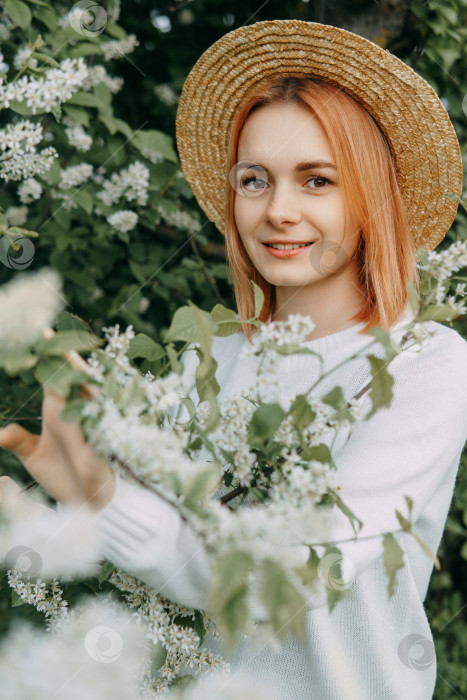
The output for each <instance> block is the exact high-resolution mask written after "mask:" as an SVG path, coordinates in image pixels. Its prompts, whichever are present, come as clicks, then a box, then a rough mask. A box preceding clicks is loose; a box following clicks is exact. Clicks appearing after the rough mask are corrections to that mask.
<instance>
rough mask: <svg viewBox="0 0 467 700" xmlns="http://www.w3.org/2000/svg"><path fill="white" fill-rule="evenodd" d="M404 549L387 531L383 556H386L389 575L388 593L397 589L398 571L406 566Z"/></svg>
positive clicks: (385, 563) (385, 565) (392, 592)
mask: <svg viewBox="0 0 467 700" xmlns="http://www.w3.org/2000/svg"><path fill="white" fill-rule="evenodd" d="M402 554H403V550H402V549H401V548H400V547H399V544H398V542H397V540H396V538H395V537H394V535H393V534H391V533H390V532H386V533H385V535H384V537H383V557H384V569H385V571H386V575H387V577H388V579H389V580H388V593H389V595H390V596H392V595H393V594H394V593H395V590H396V584H397V575H396V574H397V571H398V569H401V568H402V567H403V566H404V559H403V557H402Z"/></svg>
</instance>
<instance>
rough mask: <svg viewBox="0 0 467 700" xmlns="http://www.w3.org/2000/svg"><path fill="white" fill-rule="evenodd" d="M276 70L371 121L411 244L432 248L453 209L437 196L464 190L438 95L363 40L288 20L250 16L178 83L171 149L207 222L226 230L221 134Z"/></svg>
mask: <svg viewBox="0 0 467 700" xmlns="http://www.w3.org/2000/svg"><path fill="white" fill-rule="evenodd" d="M283 74H287V75H293V76H303V75H308V76H312V77H316V78H319V79H322V80H325V81H328V82H331V83H333V84H336V85H338V86H340V87H341V88H342V89H343V90H345V91H346V92H347V93H348V94H350V95H351V96H352V97H353V98H354V99H356V100H357V101H358V102H360V103H361V104H362V105H363V106H364V107H365V108H366V110H367V111H368V112H369V113H370V114H371V115H372V116H373V117H374V118H375V119H376V121H377V122H378V124H379V125H380V127H381V129H382V131H383V133H384V134H385V136H386V138H387V140H388V142H389V145H390V147H391V150H392V153H393V157H394V160H395V164H396V170H397V176H398V182H399V187H400V190H401V194H402V197H403V201H404V205H405V208H406V213H407V218H408V222H409V227H410V231H411V235H412V237H413V240H414V242H415V245H416V248H426V249H428V250H432V249H433V248H435V247H436V245H437V244H438V243H439V242H440V241H441V240H442V239H443V238H444V236H445V234H446V232H447V231H448V229H449V228H450V226H451V224H452V222H453V220H454V217H455V215H456V211H457V203H456V202H455V201H454V200H452V199H450V198H448V197H445V196H444V193H445V192H455V193H456V194H458V195H461V193H462V158H461V153H460V147H459V142H458V140H457V136H456V133H455V130H454V127H453V126H452V124H451V121H450V119H449V116H448V114H447V112H446V110H445V108H444V107H443V105H442V103H441V101H440V99H439V98H438V96H437V94H436V93H435V91H434V90H433V88H432V87H431V86H430V85H429V84H428V83H427V82H426V81H425V80H424V79H423V78H422V77H421V76H419V75H418V74H417V73H415V71H413V70H412V69H411V68H410V67H409V66H407V65H406V64H405V63H403V62H402V61H401V60H400V59H398V58H397V57H396V56H394V55H393V54H391V53H390V52H389V51H387V50H385V49H383V48H381V47H380V46H378V45H377V44H374V43H373V42H371V41H369V40H368V39H364V38H363V37H360V36H358V35H357V34H353V33H352V32H349V31H347V30H344V29H340V28H338V27H333V26H330V25H325V24H319V23H316V22H304V21H301V20H295V19H290V20H272V21H263V22H256V23H255V24H252V25H249V26H244V27H240V28H238V29H235V30H233V31H231V32H229V33H228V34H225V35H224V36H222V37H221V38H220V39H219V40H218V41H216V42H215V43H214V44H213V45H212V46H210V47H209V48H208V49H207V50H206V51H205V52H204V53H203V54H202V56H201V57H200V58H199V59H198V61H197V62H196V64H195V65H194V67H193V68H192V70H191V72H190V73H189V75H188V77H187V78H186V80H185V83H184V86H183V90H182V94H181V97H180V101H179V105H178V110H177V117H176V140H177V148H178V151H179V156H180V163H181V166H182V170H183V172H184V175H185V177H186V179H187V181H188V183H189V185H190V187H191V189H192V191H193V193H194V195H195V197H196V199H197V200H198V202H199V205H200V207H201V208H202V209H203V211H204V212H205V214H206V216H207V217H208V219H210V220H211V221H212V222H213V223H214V224H215V225H216V227H217V228H218V229H219V231H220V232H221V233H224V219H225V207H226V202H225V192H224V182H225V178H226V176H227V173H226V172H225V168H226V162H227V147H228V138H229V133H230V129H231V125H232V122H233V118H234V115H235V113H236V111H237V109H238V107H239V105H240V104H241V103H242V102H243V100H244V98H245V97H246V95H247V93H248V92H250V91H251V90H252V89H255V88H256V87H258V86H260V85H262V84H263V83H265V82H267V81H269V80H270V79H271V78H273V77H277V76H278V75H283ZM376 175H377V174H376Z"/></svg>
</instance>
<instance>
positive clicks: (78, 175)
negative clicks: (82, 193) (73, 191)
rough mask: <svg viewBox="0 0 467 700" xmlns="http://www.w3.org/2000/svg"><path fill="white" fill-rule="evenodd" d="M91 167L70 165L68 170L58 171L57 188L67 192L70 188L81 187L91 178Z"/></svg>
mask: <svg viewBox="0 0 467 700" xmlns="http://www.w3.org/2000/svg"><path fill="white" fill-rule="evenodd" d="M92 172H93V167H92V165H91V164H90V163H80V164H79V165H71V166H70V167H69V168H62V170H61V171H60V182H59V187H61V189H63V190H68V189H69V188H70V187H79V186H80V185H83V184H84V183H85V182H86V181H87V180H89V178H90V177H91V176H92Z"/></svg>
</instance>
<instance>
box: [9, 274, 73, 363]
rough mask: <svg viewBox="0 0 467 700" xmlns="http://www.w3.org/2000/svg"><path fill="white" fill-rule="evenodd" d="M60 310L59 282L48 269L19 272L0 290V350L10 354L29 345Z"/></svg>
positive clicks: (56, 276)
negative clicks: (19, 273)
mask: <svg viewBox="0 0 467 700" xmlns="http://www.w3.org/2000/svg"><path fill="white" fill-rule="evenodd" d="M63 306H64V301H63V296H62V281H61V277H60V275H59V274H58V272H57V271H56V270H54V269H52V268H42V269H41V270H39V271H38V272H23V273H22V274H21V275H17V276H16V277H14V278H13V279H12V280H11V281H10V282H7V283H6V284H3V285H2V288H1V289H0V346H1V348H2V350H4V351H5V350H6V351H8V352H14V351H16V350H19V349H22V348H28V347H30V346H31V345H33V344H34V343H35V342H36V341H37V340H38V339H39V338H40V337H42V331H43V329H44V328H46V327H49V326H51V325H52V324H53V323H54V322H55V318H56V316H57V314H58V312H59V311H61V310H62V308H63Z"/></svg>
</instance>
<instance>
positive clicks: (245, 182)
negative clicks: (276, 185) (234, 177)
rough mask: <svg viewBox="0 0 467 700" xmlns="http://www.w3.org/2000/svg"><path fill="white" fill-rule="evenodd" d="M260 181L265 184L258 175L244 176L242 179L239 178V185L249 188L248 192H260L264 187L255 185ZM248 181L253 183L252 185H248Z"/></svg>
mask: <svg viewBox="0 0 467 700" xmlns="http://www.w3.org/2000/svg"><path fill="white" fill-rule="evenodd" d="M262 182H264V183H265V184H266V185H267V182H266V180H263V179H262V178H260V177H254V176H253V177H245V178H243V179H242V180H240V185H241V186H242V187H244V188H245V189H247V190H249V191H250V192H255V191H256V192H260V191H261V190H262V189H264V188H263V187H262V186H261V185H260V186H259V187H256V185H257V184H258V183H262ZM250 183H253V187H248V185H249V184H250Z"/></svg>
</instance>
